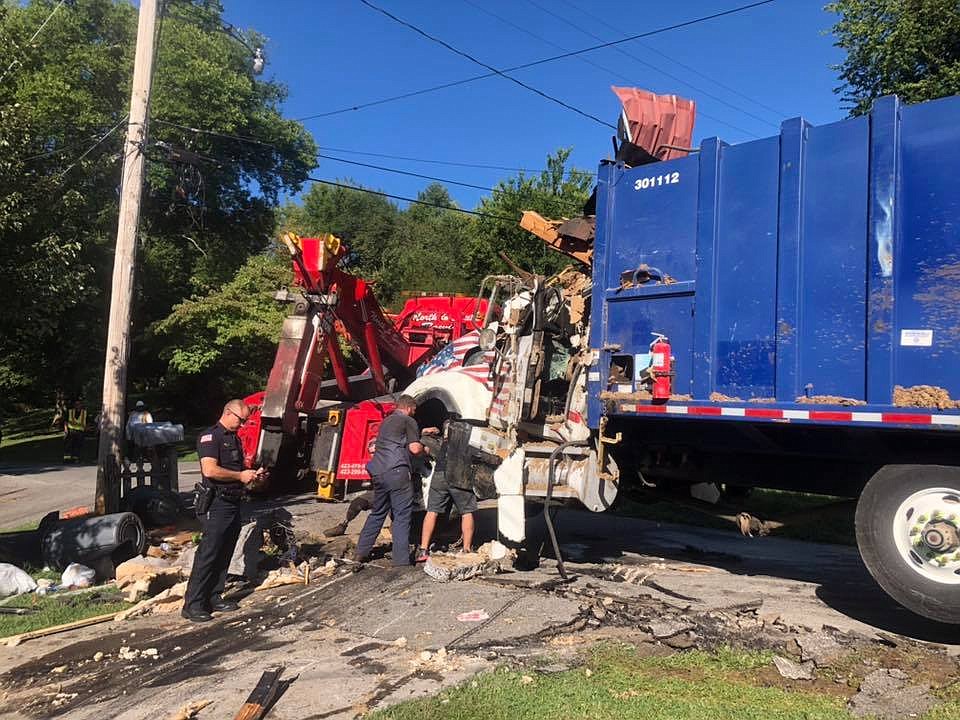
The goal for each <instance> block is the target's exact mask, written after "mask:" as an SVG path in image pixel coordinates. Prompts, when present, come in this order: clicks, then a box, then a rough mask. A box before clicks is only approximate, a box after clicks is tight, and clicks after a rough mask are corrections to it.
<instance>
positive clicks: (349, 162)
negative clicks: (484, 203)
mask: <svg viewBox="0 0 960 720" xmlns="http://www.w3.org/2000/svg"><path fill="white" fill-rule="evenodd" d="M317 157H319V158H324V159H325V160H333V161H335V162H341V163H346V164H347V165H359V166H360V167H366V168H373V169H374V170H383V171H384V172H392V173H396V174H397V175H409V176H410V177H416V178H423V179H424V180H435V181H436V182H442V183H447V184H449V185H461V186H462V187H468V188H476V189H477V190H486V191H488V192H493V188H491V187H485V186H483V185H473V184H472V183H465V182H460V181H459V180H450V179H448V178H441V177H434V176H433V175H421V174H420V173H415V172H408V171H406V170H398V169H396V168H388V167H384V166H383V165H372V164H370V163H364V162H358V161H356V160H347V159H346V158H338V157H333V155H323V154H318V155H317Z"/></svg>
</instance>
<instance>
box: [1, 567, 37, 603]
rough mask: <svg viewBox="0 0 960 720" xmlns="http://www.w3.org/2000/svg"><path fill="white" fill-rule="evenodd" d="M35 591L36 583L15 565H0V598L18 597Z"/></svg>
mask: <svg viewBox="0 0 960 720" xmlns="http://www.w3.org/2000/svg"><path fill="white" fill-rule="evenodd" d="M36 589H37V583H36V581H35V580H34V579H33V578H32V577H30V576H29V575H28V574H27V573H25V572H24V571H23V570H21V569H20V568H18V567H17V566H16V565H10V564H9V563H0V597H6V596H7V595H20V594H22V593H29V592H33V591H34V590H36Z"/></svg>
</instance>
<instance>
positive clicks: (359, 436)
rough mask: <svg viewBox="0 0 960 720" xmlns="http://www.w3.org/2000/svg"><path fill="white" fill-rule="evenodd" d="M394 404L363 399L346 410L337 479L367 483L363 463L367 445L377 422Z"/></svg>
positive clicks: (364, 463)
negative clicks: (364, 481)
mask: <svg viewBox="0 0 960 720" xmlns="http://www.w3.org/2000/svg"><path fill="white" fill-rule="evenodd" d="M394 407H395V405H394V404H393V403H389V402H379V401H377V400H364V401H363V402H361V403H357V404H356V405H354V406H353V407H352V408H350V409H349V410H348V411H347V416H346V418H345V419H344V424H343V442H342V444H341V445H340V457H339V458H338V464H337V479H338V480H369V479H370V475H369V474H367V470H366V464H367V463H368V462H369V461H370V457H371V453H370V452H369V448H370V443H371V442H373V440H375V439H376V437H377V432H379V430H380V423H382V422H383V419H384V418H385V417H386V416H387V415H389V414H390V413H391V412H393V409H394Z"/></svg>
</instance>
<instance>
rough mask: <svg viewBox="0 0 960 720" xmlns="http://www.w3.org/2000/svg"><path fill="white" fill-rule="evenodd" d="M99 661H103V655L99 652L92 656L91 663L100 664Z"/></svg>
mask: <svg viewBox="0 0 960 720" xmlns="http://www.w3.org/2000/svg"><path fill="white" fill-rule="evenodd" d="M101 660H103V653H102V652H100V651H97V652H95V653H94V654H93V661H94V662H100V661H101Z"/></svg>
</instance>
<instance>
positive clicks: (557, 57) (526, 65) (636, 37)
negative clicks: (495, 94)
mask: <svg viewBox="0 0 960 720" xmlns="http://www.w3.org/2000/svg"><path fill="white" fill-rule="evenodd" d="M772 2H774V0H758V1H757V2H753V3H750V4H748V5H741V6H739V7H735V8H731V9H729V10H723V11H720V12H716V13H713V14H712V15H703V16H701V17H698V18H693V19H692V20H684V21H683V22H679V23H674V24H673V25H666V26H664V27H660V28H656V29H654V30H647V31H646V32H642V33H638V34H636V35H630V36H629V37H625V38H622V39H620V40H612V41H610V42H605V43H600V44H599V45H592V46H590V47H587V48H582V49H580V50H573V51H571V52H566V53H561V54H560V55H553V56H551V57H546V58H541V59H540V60H534V61H533V62H528V63H523V64H522V65H514V66H513V67H508V68H503V69H502V70H501V71H500V72H504V73H507V72H513V71H515V70H525V69H526V68H531V67H536V66H537V65H543V64H545V63H550V62H554V61H556V60H563V59H565V58H568V57H575V56H577V55H582V54H583V53H588V52H592V51H594V50H600V49H602V48H608V47H614V46H616V45H620V44H622V43H626V42H630V41H632V40H639V39H641V38H645V37H651V36H653V35H659V34H661V33H665V32H669V31H670V30H679V29H680V28H685V27H688V26H690V25H696V24H698V23H702V22H706V21H708V20H714V19H716V18H719V17H724V16H726V15H733V14H735V13H740V12H744V11H746V10H751V9H753V8H755V7H760V6H761V5H768V4H770V3H772ZM496 76H497V73H494V72H488V73H483V74H482V75H474V76H473V77H468V78H463V79H461V80H453V81H452V82H448V83H442V84H440V85H434V86H432V87H427V88H422V89H420V90H413V91H411V92H407V93H403V94H401V95H394V96H391V97H386V98H380V99H379V100H371V101H370V102H366V103H359V104H357V105H351V106H349V107H345V108H340V109H339V110H329V111H327V112H322V113H316V114H313V115H305V116H303V117H298V118H294V120H297V121H298V122H303V121H304V120H313V119H315V118H324V117H331V116H333V115H341V114H343V113H348V112H353V111H355V110H364V109H366V108H369V107H374V106H376V105H383V104H385V103H389V102H394V101H396V100H404V99H406V98H411V97H415V96H417V95H425V94H427V93H432V92H436V91H438V90H445V89H447V88H451V87H455V86H457V85H465V84H467V83H471V82H475V81H477V80H483V79H485V78H490V77H496Z"/></svg>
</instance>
